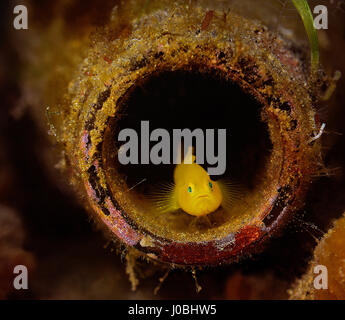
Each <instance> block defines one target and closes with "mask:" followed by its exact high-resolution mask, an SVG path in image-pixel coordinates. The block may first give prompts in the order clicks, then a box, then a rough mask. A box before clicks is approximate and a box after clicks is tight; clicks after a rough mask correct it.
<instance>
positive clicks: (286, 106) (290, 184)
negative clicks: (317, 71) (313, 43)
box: [45, 1, 321, 266]
mask: <svg viewBox="0 0 345 320" xmlns="http://www.w3.org/2000/svg"><path fill="white" fill-rule="evenodd" d="M131 5H132V6H133V4H129V5H125V6H124V7H123V8H122V9H121V10H120V9H119V11H116V10H115V11H114V12H113V16H112V19H111V21H110V22H109V24H108V25H107V26H106V27H104V29H103V30H102V31H98V30H96V31H94V32H93V34H92V38H91V39H92V45H91V46H89V45H90V43H89V38H88V36H87V33H86V35H85V36H84V37H80V38H77V39H71V40H70V41H69V42H66V44H65V45H66V48H65V51H68V50H69V49H70V50H71V51H70V53H69V56H70V57H67V56H65V57H64V59H66V60H65V61H63V59H62V58H60V59H61V61H60V62H61V63H62V65H64V66H65V68H63V69H60V74H59V75H58V77H57V78H58V79H59V80H60V82H58V84H57V86H56V87H54V90H53V91H54V93H52V89H49V90H47V91H46V93H45V95H46V97H45V99H46V101H47V102H46V104H45V105H49V106H50V112H51V113H52V120H51V125H52V126H53V127H54V132H55V136H56V140H57V141H58V143H59V148H60V150H61V151H62V152H63V156H64V157H65V158H64V161H65V163H66V167H65V170H66V173H67V174H68V175H69V179H70V180H71V181H72V183H73V184H74V187H75V189H76V190H77V192H79V193H80V194H81V195H82V197H83V199H84V204H85V206H86V207H88V208H89V211H90V214H91V216H92V217H93V218H94V220H95V221H97V223H99V225H101V226H102V227H103V228H104V229H105V230H106V232H107V234H109V235H110V236H111V237H113V238H114V239H115V240H119V241H120V243H122V244H125V245H126V246H130V247H133V248H135V249H136V250H137V252H138V253H142V254H144V255H146V257H150V258H153V257H154V259H155V260H158V261H161V262H166V263H171V264H174V265H183V266H186V265H187V266H190V265H220V264H223V263H228V262H231V261H235V260H238V259H239V258H241V257H243V256H246V255H249V254H251V253H253V252H256V251H259V250H261V249H262V245H263V243H264V242H265V241H266V240H268V239H269V238H270V237H271V236H272V235H273V234H274V233H275V232H276V231H277V230H278V229H279V228H280V227H281V226H282V225H283V224H284V222H285V221H286V220H288V219H289V217H290V216H292V215H293V214H294V213H295V212H296V210H297V209H298V208H300V207H301V206H302V205H303V197H304V194H305V192H306V190H307V188H308V184H309V183H310V181H311V177H312V175H313V174H315V173H316V172H317V171H318V170H319V163H320V162H321V161H320V145H319V141H313V142H312V143H311V142H310V139H311V138H312V137H313V136H315V135H316V134H317V133H318V131H319V128H320V123H316V122H315V119H314V116H315V112H314V109H313V104H314V101H315V99H316V96H317V93H316V92H315V91H314V90H313V88H312V87H311V83H310V82H309V80H308V79H307V78H306V77H305V73H304V65H303V61H301V60H300V59H299V58H298V57H296V56H295V55H294V53H293V52H292V50H291V47H292V44H290V43H289V44H287V43H286V42H284V41H283V40H282V39H280V38H279V37H278V36H276V35H274V34H272V33H270V32H269V31H268V30H267V29H266V28H265V27H264V26H263V25H261V24H258V23H255V22H252V21H249V20H247V19H245V18H243V17H240V16H238V15H236V14H234V13H229V14H228V15H227V19H226V22H225V21H224V18H223V17H224V13H223V12H222V11H217V10H212V11H210V10H207V9H206V8H204V7H203V6H198V5H195V6H193V7H190V6H188V5H187V2H184V1H181V2H180V3H179V5H175V6H172V7H171V6H169V5H167V4H166V3H165V2H164V1H153V2H152V3H151V4H150V6H149V7H148V8H146V9H145V10H143V11H140V10H139V11H136V10H131ZM120 13H121V14H122V16H121V19H120V18H119V14H120ZM126 17H127V19H126ZM117 18H119V19H117ZM57 28H58V27H57ZM200 28H201V30H202V32H200ZM83 59H84V60H83ZM61 70H62V71H61ZM174 72H175V73H176V72H183V73H191V74H197V75H202V76H206V77H214V78H218V79H222V80H223V81H225V82H229V83H234V84H236V85H237V86H238V87H239V88H240V89H241V90H242V91H243V92H245V93H246V94H247V95H250V96H251V97H253V98H254V99H255V100H256V101H257V102H258V103H259V104H260V105H261V117H262V121H263V122H264V123H265V124H266V125H267V130H268V133H269V137H270V140H271V143H272V151H271V153H270V155H269V156H268V157H267V160H266V161H265V164H264V167H263V169H262V170H261V172H259V174H258V175H259V178H258V179H257V180H256V183H255V188H254V189H253V190H252V191H251V192H248V193H247V194H246V195H245V199H244V201H243V203H242V204H239V205H238V206H237V207H235V208H234V209H233V211H232V212H231V213H230V214H229V213H226V212H220V213H215V214H214V218H213V216H211V219H213V220H212V227H211V228H199V227H198V226H197V225H196V226H195V227H190V225H189V222H190V221H189V220H188V219H190V217H185V216H176V215H166V216H162V215H161V216H158V215H157V214H156V213H155V212H154V210H149V209H148V206H147V201H146V200H145V197H144V196H143V195H142V194H140V192H137V191H136V190H133V191H131V192H128V190H129V189H130V186H129V185H127V183H126V176H124V175H123V174H121V173H120V169H119V167H118V166H117V165H116V164H114V156H115V155H116V148H114V146H113V144H112V143H113V141H112V139H114V132H115V131H116V128H117V124H118V123H119V121H120V119H121V118H123V117H125V116H124V115H122V113H123V111H124V110H125V107H124V105H125V103H126V102H127V101H128V99H129V97H130V96H131V94H132V93H133V90H135V88H137V87H138V86H143V85H144V84H145V83H147V82H148V81H149V80H150V79H151V78H153V77H159V76H160V75H161V74H166V73H174ZM55 76H56V74H51V75H50V76H47V77H48V80H46V86H48V87H49V85H52V84H53V83H55V81H56V78H55ZM61 79H62V80H61ZM163 114H164V110H162V115H163ZM140 120H142V119H138V121H140ZM185 226H187V227H185Z"/></svg>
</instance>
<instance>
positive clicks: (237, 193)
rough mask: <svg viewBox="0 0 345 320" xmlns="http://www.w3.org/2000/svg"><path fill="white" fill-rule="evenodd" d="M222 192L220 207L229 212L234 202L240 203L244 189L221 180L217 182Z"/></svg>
mask: <svg viewBox="0 0 345 320" xmlns="http://www.w3.org/2000/svg"><path fill="white" fill-rule="evenodd" d="M217 183H218V186H219V188H220V190H221V192H222V196H223V200H222V204H221V206H222V207H223V208H224V209H225V210H226V211H229V210H230V209H231V208H232V207H233V205H234V203H235V202H237V201H240V200H241V198H242V197H243V194H244V187H243V186H242V185H241V184H239V183H237V182H234V181H232V180H230V179H221V180H218V181H217Z"/></svg>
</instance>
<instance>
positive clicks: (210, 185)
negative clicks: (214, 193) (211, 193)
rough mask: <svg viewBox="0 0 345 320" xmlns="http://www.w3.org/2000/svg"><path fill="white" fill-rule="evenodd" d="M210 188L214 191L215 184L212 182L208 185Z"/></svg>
mask: <svg viewBox="0 0 345 320" xmlns="http://www.w3.org/2000/svg"><path fill="white" fill-rule="evenodd" d="M208 186H209V187H210V189H211V190H213V184H212V182H211V181H210V182H209V183H208Z"/></svg>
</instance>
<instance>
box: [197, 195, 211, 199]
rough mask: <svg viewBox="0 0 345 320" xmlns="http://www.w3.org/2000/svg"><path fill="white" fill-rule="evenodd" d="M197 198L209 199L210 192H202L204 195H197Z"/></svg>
mask: <svg viewBox="0 0 345 320" xmlns="http://www.w3.org/2000/svg"><path fill="white" fill-rule="evenodd" d="M196 198H197V199H207V198H209V195H208V194H202V195H199V196H197V197H196Z"/></svg>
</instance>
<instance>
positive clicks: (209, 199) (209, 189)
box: [177, 172, 222, 216]
mask: <svg viewBox="0 0 345 320" xmlns="http://www.w3.org/2000/svg"><path fill="white" fill-rule="evenodd" d="M205 173H206V172H205ZM177 200H178V203H179V206H180V208H181V209H182V210H183V211H185V212H186V213H188V214H190V215H193V216H204V215H207V214H209V213H211V212H214V211H215V210H217V209H218V208H219V206H220V204H221V202H222V192H221V190H220V188H219V186H218V184H217V182H215V181H212V180H211V179H210V177H209V175H208V174H207V173H206V174H199V175H196V176H193V177H191V178H190V179H188V180H186V181H184V183H183V184H181V185H179V186H177Z"/></svg>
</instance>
